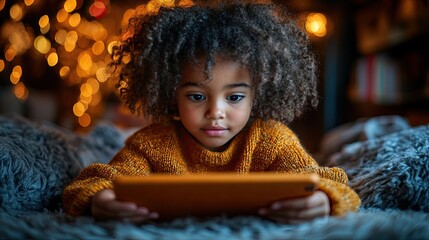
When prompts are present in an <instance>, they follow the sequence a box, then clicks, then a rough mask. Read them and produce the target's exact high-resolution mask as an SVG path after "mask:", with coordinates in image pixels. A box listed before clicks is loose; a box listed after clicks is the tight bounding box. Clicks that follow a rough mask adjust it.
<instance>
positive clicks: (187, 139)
mask: <svg viewBox="0 0 429 240" xmlns="http://www.w3.org/2000/svg"><path fill="white" fill-rule="evenodd" d="M221 171H228V172H237V173H241V174H243V173H249V172H261V171H276V172H285V173H316V174H318V175H319V176H320V177H321V182H320V185H319V190H321V191H324V192H325V193H326V194H327V195H328V197H329V199H330V202H331V214H332V215H334V216H338V215H343V214H345V213H346V212H349V211H356V210H357V209H358V208H359V206H360V199H359V196H358V195H357V194H356V193H355V192H354V191H353V190H352V189H351V188H350V187H349V186H348V179H347V175H346V174H345V172H344V171H343V170H342V169H340V168H326V167H320V166H318V164H317V162H316V161H315V160H314V159H313V158H312V157H311V156H310V155H309V154H308V153H307V152H306V151H305V149H304V148H303V147H302V146H301V144H300V142H299V139H298V138H297V137H296V135H295V134H294V133H293V132H292V131H291V130H290V129H289V128H288V127H287V126H285V125H284V124H282V123H279V122H275V121H263V120H261V119H257V120H255V121H254V122H253V123H252V124H251V125H250V126H249V127H247V128H245V129H244V130H243V131H241V133H239V134H238V135H237V136H236V137H235V138H234V139H233V140H232V141H231V143H230V144H229V146H228V147H227V148H226V149H225V150H224V151H222V152H213V151H210V150H207V149H205V148H204V147H202V146H201V145H200V144H199V143H198V142H196V141H195V139H194V138H193V137H192V136H191V135H190V134H189V133H188V132H187V131H186V130H185V129H184V128H183V126H182V125H181V124H180V123H179V122H172V123H168V124H153V125H150V126H149V127H146V128H143V129H142V130H140V131H138V132H136V133H135V134H134V135H133V136H131V137H130V138H129V139H128V140H127V142H126V146H125V147H124V148H123V149H122V150H120V151H119V152H118V153H117V154H116V156H115V157H114V158H113V159H112V161H111V162H110V163H109V164H92V165H90V166H89V167H87V168H85V169H84V170H83V171H82V172H81V173H80V175H79V176H78V178H77V179H76V180H75V181H74V182H73V183H71V184H70V185H69V186H68V187H67V188H66V189H65V190H64V194H63V207H64V210H65V211H66V212H67V213H69V214H71V215H75V216H77V215H84V214H88V213H89V207H90V202H91V198H92V196H94V194H95V193H97V192H98V191H100V190H102V189H109V188H110V189H112V188H113V184H112V181H113V179H114V178H115V177H117V176H119V175H149V174H150V173H152V172H162V173H170V174H178V175H183V174H194V173H205V172H221Z"/></svg>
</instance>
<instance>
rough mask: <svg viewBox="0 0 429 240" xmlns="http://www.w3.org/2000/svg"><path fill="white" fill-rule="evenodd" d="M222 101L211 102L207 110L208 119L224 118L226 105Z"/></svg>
mask: <svg viewBox="0 0 429 240" xmlns="http://www.w3.org/2000/svg"><path fill="white" fill-rule="evenodd" d="M223 105H224V104H223V103H222V102H221V101H212V102H210V103H209V108H208V109H207V111H206V114H205V117H206V118H208V119H214V120H217V119H224V118H225V107H224V106H223Z"/></svg>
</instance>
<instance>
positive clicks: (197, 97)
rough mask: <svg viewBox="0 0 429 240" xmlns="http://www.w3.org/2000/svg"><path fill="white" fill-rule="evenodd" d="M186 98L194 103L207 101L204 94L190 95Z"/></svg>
mask: <svg viewBox="0 0 429 240" xmlns="http://www.w3.org/2000/svg"><path fill="white" fill-rule="evenodd" d="M186 96H187V97H188V98H189V99H191V100H192V101H194V102H201V101H203V100H204V99H206V97H205V96H204V95H202V94H188V95H186Z"/></svg>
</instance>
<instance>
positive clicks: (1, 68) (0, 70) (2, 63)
mask: <svg viewBox="0 0 429 240" xmlns="http://www.w3.org/2000/svg"><path fill="white" fill-rule="evenodd" d="M4 67H5V64H4V61H3V59H0V72H3V70H4Z"/></svg>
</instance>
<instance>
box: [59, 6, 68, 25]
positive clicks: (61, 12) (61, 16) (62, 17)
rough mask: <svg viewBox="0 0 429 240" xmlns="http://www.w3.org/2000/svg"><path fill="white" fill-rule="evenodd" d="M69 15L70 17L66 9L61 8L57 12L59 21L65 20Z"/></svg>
mask: <svg viewBox="0 0 429 240" xmlns="http://www.w3.org/2000/svg"><path fill="white" fill-rule="evenodd" d="M68 17H69V13H68V12H67V11H66V10H65V9H60V10H59V11H58V12H57V21H58V22H59V23H62V22H65V21H66V20H67V18H68Z"/></svg>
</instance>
